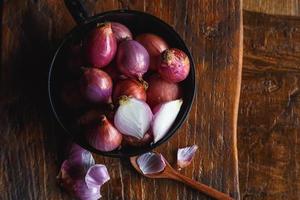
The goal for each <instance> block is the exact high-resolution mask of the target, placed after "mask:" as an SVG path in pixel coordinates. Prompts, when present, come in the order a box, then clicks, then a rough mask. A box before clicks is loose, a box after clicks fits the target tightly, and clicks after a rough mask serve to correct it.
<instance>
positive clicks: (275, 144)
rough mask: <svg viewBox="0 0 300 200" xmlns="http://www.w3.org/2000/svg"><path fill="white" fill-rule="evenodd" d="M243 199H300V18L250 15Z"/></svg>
mask: <svg viewBox="0 0 300 200" xmlns="http://www.w3.org/2000/svg"><path fill="white" fill-rule="evenodd" d="M244 33H245V34H244V59H243V79H242V89H241V99H240V108H239V123H238V147H239V148H238V151H239V176H240V183H241V184H240V189H241V198H242V199H266V200H267V199H272V200H277V199H278V200H281V199H289V200H296V199H299V198H300V190H299V188H300V175H299V171H300V168H299V166H300V165H299V164H300V151H299V149H300V142H299V137H300V129H299V122H300V106H299V100H300V93H299V86H300V83H299V78H300V75H299V72H300V71H299V69H300V68H299V66H300V48H299V47H300V18H299V17H289V16H270V15H266V14H259V13H253V12H244Z"/></svg>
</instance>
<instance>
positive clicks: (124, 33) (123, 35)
mask: <svg viewBox="0 0 300 200" xmlns="http://www.w3.org/2000/svg"><path fill="white" fill-rule="evenodd" d="M111 28H112V31H113V33H114V35H115V37H116V39H117V42H118V43H120V42H121V41H123V40H126V39H130V40H132V33H131V32H130V30H129V29H128V28H127V27H126V26H125V25H123V24H120V23H118V22H111Z"/></svg>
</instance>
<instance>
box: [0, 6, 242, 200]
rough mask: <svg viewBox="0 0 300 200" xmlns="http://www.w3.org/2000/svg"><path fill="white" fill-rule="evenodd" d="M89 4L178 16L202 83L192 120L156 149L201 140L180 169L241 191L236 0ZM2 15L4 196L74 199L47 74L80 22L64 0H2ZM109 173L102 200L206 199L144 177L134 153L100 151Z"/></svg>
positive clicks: (167, 150)
mask: <svg viewBox="0 0 300 200" xmlns="http://www.w3.org/2000/svg"><path fill="white" fill-rule="evenodd" d="M86 5H87V7H88V8H89V9H90V10H91V13H92V14H93V13H98V12H102V11H107V10H111V9H119V8H129V9H137V10H142V11H146V12H149V13H151V14H153V15H156V16H158V17H160V18H161V19H163V20H165V21H166V22H167V23H169V24H171V25H172V26H173V27H174V28H175V29H176V30H177V31H178V33H179V34H180V35H181V36H182V37H183V39H184V40H185V41H186V43H187V44H188V46H189V47H190V49H191V51H192V53H193V55H194V58H195V62H196V63H197V70H196V71H197V72H196V74H197V83H198V92H197V95H196V98H195V101H194V106H193V108H192V111H191V113H190V115H189V118H188V120H187V121H186V123H185V124H184V126H183V127H182V128H181V129H180V131H178V133H177V134H176V135H175V136H174V137H173V138H172V139H171V140H170V141H169V142H167V143H166V144H164V145H162V146H161V147H160V148H158V149H157V151H161V152H163V153H164V156H165V157H166V158H167V159H168V160H169V161H170V163H171V164H174V163H175V158H176V150H177V148H178V147H183V146H186V145H192V144H197V145H198V146H199V147H200V150H199V152H198V153H197V156H196V158H195V160H194V162H193V163H192V164H191V166H189V167H188V168H187V169H185V170H183V171H182V173H183V174H184V175H186V176H189V177H192V178H193V179H195V180H198V181H201V182H203V183H205V184H207V185H210V186H212V187H214V188H216V189H218V190H220V191H223V192H225V193H228V194H230V195H231V196H232V197H234V198H235V199H239V183H238V171H237V147H236V120H237V106H238V97H239V83H240V79H241V56H242V52H241V50H242V48H241V47H242V36H241V31H242V29H241V22H242V20H241V3H240V1H239V0H222V1H220V0H193V1H180V0H177V1H171V0H160V1H159V0H155V1H139V0H123V1H122V0H119V1H117V0H101V1H92V0H89V1H86ZM2 9H3V12H2V15H3V17H2V21H1V22H2V24H1V32H2V38H1V42H2V44H1V69H0V88H1V90H0V91H1V92H0V97H1V102H0V113H1V115H0V127H1V129H0V132H1V133H0V145H1V154H0V170H1V171H0V199H5V200H15V199H49V200H51V199H70V197H69V196H68V195H66V193H64V192H63V191H61V189H60V188H59V187H58V185H57V184H56V180H55V177H56V175H57V172H58V170H59V167H60V164H61V161H62V159H63V156H62V155H63V153H62V149H63V147H64V144H65V141H66V138H65V135H64V134H63V132H62V131H61V129H60V128H59V127H58V126H57V125H56V122H55V120H54V119H53V118H52V114H51V112H50V110H49V105H48V102H47V94H46V75H47V69H48V66H49V65H48V64H49V61H50V57H51V53H52V52H53V51H54V49H55V47H56V45H57V44H58V42H59V40H60V39H62V38H63V36H64V35H65V34H66V33H67V32H68V31H69V30H70V29H71V28H72V27H73V26H75V24H74V22H73V20H72V18H71V16H70V15H69V14H68V12H67V10H66V8H65V7H64V5H63V1H59V0H39V1H30V0H27V1H23V0H22V1H21V0H11V1H5V2H4V4H3V7H2ZM96 159H97V161H98V162H99V163H104V164H106V165H107V166H108V168H109V173H110V175H111V180H110V181H109V183H108V184H106V185H105V186H104V187H103V188H102V189H101V190H102V195H103V199H114V200H117V199H127V200H129V199H131V200H146V199H149V200H150V199H151V200H152V199H165V200H174V199H206V198H207V197H205V196H204V195H202V194H200V193H198V192H196V191H194V190H192V189H189V188H187V187H184V186H182V185H181V184H177V183H173V182H170V181H168V180H151V179H147V178H144V177H141V176H140V175H138V174H137V173H136V172H134V171H133V169H132V168H131V167H130V164H129V162H128V160H126V159H124V160H119V159H112V158H104V157H101V156H96Z"/></svg>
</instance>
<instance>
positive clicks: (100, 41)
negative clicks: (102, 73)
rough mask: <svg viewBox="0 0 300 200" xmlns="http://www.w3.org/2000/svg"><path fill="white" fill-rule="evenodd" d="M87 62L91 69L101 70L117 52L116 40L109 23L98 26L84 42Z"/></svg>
mask: <svg viewBox="0 0 300 200" xmlns="http://www.w3.org/2000/svg"><path fill="white" fill-rule="evenodd" d="M85 51H86V52H85V53H86V58H87V61H88V62H89V64H90V65H92V66H93V67H97V68H101V67H104V66H106V65H107V64H108V63H110V62H111V61H112V59H113V57H114V56H115V54H116V51H117V40H116V38H115V36H114V34H113V32H112V29H111V23H103V24H99V25H98V26H97V27H96V28H95V29H93V30H92V31H91V32H90V33H89V35H88V37H87V38H86V40H85Z"/></svg>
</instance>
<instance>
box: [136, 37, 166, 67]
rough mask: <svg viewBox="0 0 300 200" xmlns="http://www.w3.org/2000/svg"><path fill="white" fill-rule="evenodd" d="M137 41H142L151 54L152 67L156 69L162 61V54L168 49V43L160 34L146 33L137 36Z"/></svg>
mask: <svg viewBox="0 0 300 200" xmlns="http://www.w3.org/2000/svg"><path fill="white" fill-rule="evenodd" d="M136 41H138V42H139V43H141V45H143V46H144V47H145V49H146V50H147V51H148V53H149V56H150V66H149V67H150V69H151V70H156V69H157V67H158V65H159V63H160V55H161V53H162V52H163V51H165V50H166V49H168V44H167V43H166V42H165V41H164V40H163V39H162V38H161V37H159V36H158V35H154V34H152V33H144V34H141V35H139V36H137V37H136Z"/></svg>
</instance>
